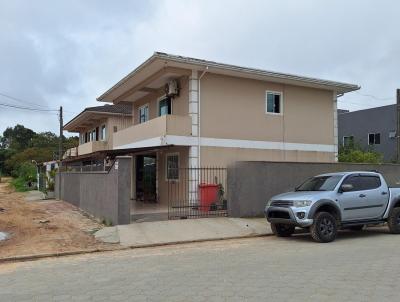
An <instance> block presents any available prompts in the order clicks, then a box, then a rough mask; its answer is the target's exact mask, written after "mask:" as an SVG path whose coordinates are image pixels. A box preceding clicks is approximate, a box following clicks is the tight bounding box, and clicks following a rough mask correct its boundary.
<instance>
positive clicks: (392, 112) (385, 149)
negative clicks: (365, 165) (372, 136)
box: [338, 105, 398, 161]
mask: <svg viewBox="0 0 400 302" xmlns="http://www.w3.org/2000/svg"><path fill="white" fill-rule="evenodd" d="M396 115H397V112H396V105H389V106H383V107H377V108H371V109H366V110H359V111H354V112H349V113H342V114H339V115H338V122H339V142H338V143H339V146H342V145H343V136H354V142H355V143H356V144H359V145H360V146H361V147H362V148H365V149H367V148H369V147H372V148H373V149H374V150H375V151H377V152H380V153H382V154H383V155H384V160H385V161H392V160H396V156H397V139H396V138H389V132H390V131H396V129H397V126H396V120H397V119H396ZM368 133H380V134H381V144H380V145H374V146H368ZM397 135H398V134H397Z"/></svg>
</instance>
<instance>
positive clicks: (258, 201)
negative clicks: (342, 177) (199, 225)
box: [227, 162, 400, 217]
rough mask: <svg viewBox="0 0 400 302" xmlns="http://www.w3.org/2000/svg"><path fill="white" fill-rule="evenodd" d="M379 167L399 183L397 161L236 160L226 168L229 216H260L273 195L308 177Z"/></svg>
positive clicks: (377, 168)
mask: <svg viewBox="0 0 400 302" xmlns="http://www.w3.org/2000/svg"><path fill="white" fill-rule="evenodd" d="M360 170H378V171H380V172H381V173H382V174H383V175H384V176H385V178H386V180H387V182H388V184H389V186H393V187H399V184H400V165H394V164H382V165H370V164H344V163H293V162H237V163H235V164H234V165H231V166H230V167H229V168H228V190H227V194H228V210H229V216H232V217H252V216H263V215H264V208H265V205H266V203H267V201H268V200H269V199H270V198H271V197H272V196H274V195H277V194H280V193H284V192H289V191H293V190H294V188H295V187H296V186H298V185H299V184H301V183H303V182H304V181H305V180H306V179H307V178H309V177H312V176H316V175H318V174H323V173H329V172H339V171H360Z"/></svg>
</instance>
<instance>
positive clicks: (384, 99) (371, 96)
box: [355, 91, 393, 101]
mask: <svg viewBox="0 0 400 302" xmlns="http://www.w3.org/2000/svg"><path fill="white" fill-rule="evenodd" d="M355 93H357V94H359V95H361V96H365V97H368V98H372V99H375V100H378V101H388V100H392V99H393V97H388V98H382V97H377V96H375V95H372V94H364V93H361V92H359V91H355Z"/></svg>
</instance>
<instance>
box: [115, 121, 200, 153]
mask: <svg viewBox="0 0 400 302" xmlns="http://www.w3.org/2000/svg"><path fill="white" fill-rule="evenodd" d="M191 128H192V127H191V118H190V116H188V115H187V116H180V115H163V116H160V117H157V118H155V119H151V120H149V121H147V122H145V123H142V124H137V125H134V126H131V127H128V128H125V129H123V130H121V131H118V132H116V133H114V135H113V148H114V149H124V148H136V147H147V146H155V145H160V144H162V138H163V137H164V136H166V135H179V136H188V135H191V132H192V131H191ZM150 139H154V141H153V140H150Z"/></svg>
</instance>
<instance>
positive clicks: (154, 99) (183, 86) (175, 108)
mask: <svg viewBox="0 0 400 302" xmlns="http://www.w3.org/2000/svg"><path fill="white" fill-rule="evenodd" d="M178 82H179V87H180V90H179V96H177V97H175V98H174V99H173V100H172V114H174V115H187V114H188V110H189V104H188V98H189V88H188V83H189V82H188V78H187V77H182V78H180V79H179V80H178ZM163 95H165V93H164V90H163V89H160V90H159V91H158V92H156V93H153V94H150V95H148V96H145V97H144V98H142V99H140V100H138V101H136V102H134V103H133V106H132V119H133V124H134V125H137V124H139V110H138V109H139V107H141V106H143V105H145V104H149V120H151V119H154V118H157V117H158V100H159V98H161V97H162V96H163Z"/></svg>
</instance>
